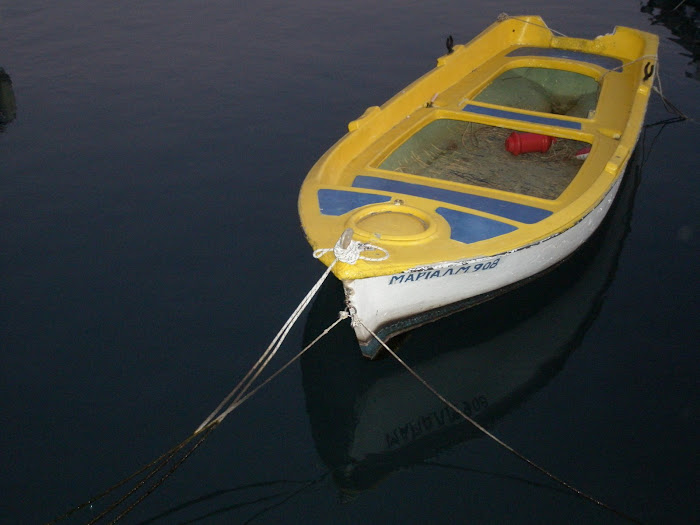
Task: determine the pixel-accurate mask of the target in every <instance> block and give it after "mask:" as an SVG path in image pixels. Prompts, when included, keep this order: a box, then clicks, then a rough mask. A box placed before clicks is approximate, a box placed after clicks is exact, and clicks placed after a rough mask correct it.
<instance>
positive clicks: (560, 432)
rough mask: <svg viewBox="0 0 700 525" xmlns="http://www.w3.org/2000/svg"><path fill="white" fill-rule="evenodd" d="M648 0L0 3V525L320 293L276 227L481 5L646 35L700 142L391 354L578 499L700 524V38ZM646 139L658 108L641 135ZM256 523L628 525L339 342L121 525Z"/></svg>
mask: <svg viewBox="0 0 700 525" xmlns="http://www.w3.org/2000/svg"><path fill="white" fill-rule="evenodd" d="M656 3H657V4H668V6H670V7H673V6H674V5H676V4H678V2H677V1H676V0H673V1H670V2H656ZM646 4H647V2H646V1H645V2H639V1H633V0H628V1H616V2H603V1H601V0H594V1H591V0H587V1H585V2H584V1H581V0H571V1H569V2H559V1H555V0H546V1H533V2H530V3H529V5H523V4H522V3H516V2H510V1H504V2H500V3H499V4H498V5H497V6H494V7H491V6H490V5H488V6H485V5H484V3H481V2H467V3H465V2H442V1H440V2H398V1H389V2H380V3H376V2H366V1H360V2H337V3H330V2H328V3H327V2H313V1H307V2H295V3H285V2H276V1H274V0H272V1H264V0H263V1H262V2H255V3H254V2H230V1H225V2H224V1H220V0H213V1H210V2H195V1H183V2H157V1H156V2H146V3H141V2H129V3H122V2H77V1H74V0H72V1H65V2H35V1H25V2H3V4H2V5H1V6H0V66H1V67H2V68H4V70H5V72H6V74H7V75H9V78H10V79H11V82H12V91H13V93H14V97H15V100H16V117H15V115H14V110H12V108H9V109H8V108H5V110H4V111H5V113H6V115H5V117H4V118H5V120H9V119H12V117H15V118H13V119H12V121H11V122H9V123H6V124H4V125H2V133H0V199H2V200H1V204H0V214H1V219H0V265H1V266H0V268H1V272H2V273H1V276H0V314H1V315H0V352H1V353H0V355H1V356H2V367H0V370H1V372H0V388H1V392H2V401H1V402H0V417H1V418H2V419H1V421H2V432H1V433H0V436H1V437H0V454H1V456H0V457H1V458H2V462H1V463H0V472H1V474H0V483H1V485H0V492H1V493H2V498H1V503H0V521H1V522H2V523H13V524H14V523H17V524H24V523H43V522H47V521H49V520H51V519H53V518H55V517H57V516H58V515H60V514H62V513H63V512H64V511H66V510H68V509H69V508H71V507H72V506H75V505H78V504H80V503H83V502H84V501H86V500H88V499H89V498H91V497H92V496H94V495H96V494H98V493H100V492H102V491H103V490H105V489H106V488H108V487H110V486H111V485H113V484H114V483H116V482H117V481H119V480H121V479H122V478H124V477H125V476H127V475H128V474H131V473H132V472H134V471H135V470H136V469H138V468H139V467H141V466H142V465H144V464H146V463H148V462H150V461H151V460H153V459H155V458H156V457H157V456H159V455H160V454H161V453H163V452H165V451H166V450H167V449H169V448H170V447H171V446H173V445H175V444H176V443H178V442H179V441H181V440H182V439H184V438H185V437H187V436H188V435H189V434H190V433H191V432H192V431H193V430H194V428H196V427H197V426H198V425H199V423H200V422H201V421H202V420H203V419H204V417H205V416H206V415H207V414H209V412H210V411H211V410H212V409H213V408H214V407H215V406H216V405H217V404H218V402H219V401H220V400H221V399H222V398H223V397H224V395H226V393H228V391H229V390H230V389H231V388H232V387H233V386H234V385H235V384H236V383H237V382H238V380H239V379H240V378H241V377H242V375H243V374H244V373H245V371H246V370H247V369H248V368H249V367H250V366H251V365H252V363H253V362H254V361H255V360H256V359H257V357H258V356H259V355H260V353H261V352H262V351H263V350H264V348H265V347H266V346H267V344H268V342H269V341H270V340H271V339H272V337H273V336H274V334H275V333H276V332H277V330H278V328H279V327H280V326H281V325H282V323H283V322H284V321H285V320H286V318H287V316H288V315H289V314H290V313H291V311H292V310H293V309H294V308H295V307H296V305H297V304H298V302H299V301H300V299H301V298H302V297H303V295H304V294H305V293H306V291H307V290H308V289H309V288H310V287H311V285H312V284H313V283H314V282H315V280H316V279H317V278H318V277H319V276H320V275H321V273H322V270H323V267H322V266H321V265H320V264H319V263H318V262H316V261H314V260H313V259H312V257H311V253H310V250H309V248H308V246H307V244H306V242H305V240H304V237H303V234H302V232H301V229H300V227H299V224H298V219H297V214H296V198H297V191H298V188H299V185H300V184H301V182H302V179H303V177H304V175H305V174H306V172H307V171H308V169H309V168H310V167H311V165H312V164H313V162H314V161H315V160H316V159H317V158H318V157H319V156H320V155H321V154H322V153H323V152H324V151H325V150H326V149H327V148H328V147H329V146H330V145H331V144H332V143H333V142H335V141H336V140H337V139H338V138H339V137H340V136H341V135H342V134H343V133H344V132H345V129H346V127H345V126H346V123H347V122H348V121H350V120H352V119H353V118H355V117H357V116H358V115H360V114H361V113H362V112H363V111H364V109H365V108H366V107H367V106H371V105H375V104H381V103H382V102H383V101H385V100H386V99H387V98H389V97H390V96H391V95H392V94H393V93H395V92H396V91H398V90H399V89H400V88H402V87H403V86H405V85H406V84H408V83H409V82H410V81H411V80H413V79H415V78H416V77H418V76H419V75H421V74H422V73H424V72H425V71H427V70H428V69H430V68H431V67H433V65H434V60H435V58H436V57H437V56H439V55H440V54H442V52H443V41H444V38H445V36H446V35H447V34H453V35H454V37H455V40H456V41H457V42H464V41H466V40H468V39H470V38H471V37H473V36H474V35H475V34H477V33H478V32H479V31H481V30H482V29H483V28H484V27H486V25H488V24H489V23H491V22H492V21H493V20H495V18H496V16H497V15H498V14H499V12H502V11H506V12H509V13H511V14H522V13H524V12H526V13H532V14H541V15H542V16H543V17H545V20H546V21H547V22H548V23H549V25H550V27H553V28H555V29H557V30H559V31H561V32H563V33H566V34H571V35H574V36H586V37H592V36H594V35H596V34H601V33H606V32H609V31H610V30H611V29H612V26H613V25H615V24H619V25H629V26H633V27H638V28H641V29H646V30H650V31H653V32H656V33H657V34H659V36H660V37H661V49H660V72H661V80H662V86H663V89H664V93H665V95H666V97H667V98H668V99H669V100H671V101H672V102H673V103H674V104H675V105H676V106H678V107H679V108H680V109H681V110H682V111H684V112H685V113H686V114H688V115H689V116H691V117H692V118H694V119H696V120H695V121H694V122H684V123H680V124H673V125H669V126H666V127H663V128H662V127H661V126H657V127H654V128H650V129H649V130H647V132H646V140H645V141H644V146H645V148H644V151H643V152H642V153H643V155H638V156H637V158H636V162H635V164H634V166H633V167H632V168H631V169H630V170H629V172H628V183H627V186H626V187H625V189H624V192H623V194H622V198H621V199H620V202H619V204H618V206H617V208H616V209H615V212H614V214H613V215H612V216H611V221H609V222H608V223H607V225H606V226H605V228H604V229H603V230H601V232H600V234H599V235H598V236H596V238H595V240H594V242H593V243H591V245H589V246H588V247H587V248H586V250H585V251H583V252H582V253H581V254H579V256H577V257H576V258H574V259H573V260H572V261H571V262H570V263H568V264H567V265H565V266H563V267H561V268H560V269H559V270H558V271H557V272H555V273H553V274H551V275H550V276H548V277H547V278H546V279H545V280H543V281H542V282H539V283H535V284H534V285H531V286H528V287H527V288H525V289H523V290H521V291H519V292H517V293H516V294H513V295H512V296H506V297H504V298H502V299H499V300H498V301H495V302H494V303H492V304H490V305H485V306H484V307H483V308H479V309H475V310H474V311H471V312H467V313H464V314H461V315H459V316H455V317H453V318H450V319H448V320H445V321H443V322H441V323H438V324H435V325H433V326H431V327H428V328H426V329H423V330H419V331H416V332H415V333H414V334H412V335H411V337H410V338H408V339H407V341H406V343H405V347H404V348H405V356H406V359H407V360H408V361H409V362H411V363H412V364H414V365H415V366H416V367H417V368H418V369H419V370H420V371H421V372H422V373H424V374H425V376H426V377H428V378H430V380H431V381H432V382H433V384H434V385H435V387H436V388H437V389H438V390H443V391H444V392H445V394H447V395H449V396H451V398H452V399H453V400H454V401H455V402H457V403H460V404H461V406H465V407H467V409H469V410H470V411H471V412H470V413H472V414H473V415H474V416H475V417H477V418H479V419H480V421H482V422H483V423H484V424H486V425H487V426H488V428H489V429H490V430H491V431H492V432H494V433H495V434H496V435H497V436H499V437H500V438H501V439H503V440H504V441H506V442H508V443H509V444H511V445H512V446H514V447H515V448H517V449H518V450H520V451H521V452H523V453H524V454H525V455H527V456H528V457H530V458H532V459H533V460H534V461H536V462H538V463H539V464H541V465H543V466H544V467H546V468H548V469H550V470H551V471H552V472H554V473H555V474H556V475H558V476H560V477H561V478H563V479H565V480H566V481H568V482H570V483H571V484H573V485H574V486H576V487H578V488H580V489H582V490H584V491H586V492H588V493H590V494H592V495H593V496H595V497H597V498H599V499H601V500H603V501H604V502H606V503H607V504H609V505H611V506H613V507H615V508H617V509H619V510H620V511H622V512H625V513H627V514H631V515H633V516H635V517H637V518H639V519H640V520H642V521H644V522H648V523H689V522H692V521H694V520H697V519H698V514H699V513H698V510H699V509H698V504H697V501H696V499H695V498H696V496H697V482H698V478H697V472H698V467H700V465H699V462H698V446H697V443H698V442H699V437H700V436H699V435H698V423H699V421H698V372H699V370H698V350H697V348H698V339H699V335H700V334H699V333H698V326H699V323H698V299H697V297H698V293H699V292H700V287H699V286H698V277H697V275H698V274H697V271H698V262H699V261H698V253H699V249H698V235H699V232H698V227H699V223H698V211H697V202H698V190H699V189H700V178H699V177H698V168H697V165H698V160H699V157H698V153H697V151H698V150H697V145H698V143H700V133H699V127H698V124H697V119H698V118H699V117H700V104H699V103H698V98H699V97H698V95H699V94H700V91H699V90H698V87H699V86H700V84H699V83H698V82H699V80H700V74H698V71H697V62H696V61H697V56H695V57H693V56H692V52H693V49H695V51H696V52H697V34H698V26H697V23H698V22H697V18H693V17H694V16H695V15H694V14H693V13H694V11H693V10H692V8H691V7H690V4H696V2H691V1H688V2H686V6H684V7H683V9H681V10H680V11H676V12H674V13H672V14H669V13H666V14H665V15H664V14H663V13H662V12H661V11H660V10H658V9H657V10H654V11H651V10H648V9H647V10H645V9H643V8H644V7H645V5H646ZM681 14H682V15H683V16H681ZM662 15H663V16H662ZM693 31H694V34H695V36H694V37H693V34H692V33H693ZM693 38H695V40H693ZM693 46H695V47H693ZM3 78H5V77H3ZM8 85H9V82H8V81H7V80H4V88H5V89H6V88H7V87H8ZM6 92H7V91H4V92H3V93H6ZM6 99H7V97H6V98H5V99H3V100H6ZM667 116H669V115H668V114H667V113H666V112H665V110H664V108H663V105H662V104H661V102H660V99H659V98H658V97H654V98H653V99H652V102H651V105H650V109H649V113H648V117H647V122H649V123H653V122H656V121H658V120H660V119H663V118H666V117H667ZM338 292H339V290H338V288H337V286H334V285H333V283H331V282H329V283H328V286H326V287H325V288H324V290H323V291H322V294H321V296H320V297H319V299H318V301H317V302H316V304H315V305H314V307H313V309H312V311H311V314H310V315H309V316H308V317H307V316H306V315H305V316H304V317H303V318H302V319H301V321H300V323H299V325H298V326H297V327H296V328H295V329H294V331H293V332H292V333H291V335H290V337H289V339H288V341H287V343H286V345H285V346H284V347H283V349H282V351H281V353H282V354H283V356H284V357H290V356H292V355H293V354H294V353H296V352H297V351H298V350H299V349H300V348H301V347H302V343H303V341H305V340H307V339H308V338H309V337H311V335H310V334H314V333H316V331H318V330H320V329H321V328H323V327H325V326H326V325H327V324H328V323H329V322H331V321H332V319H333V316H334V315H335V313H334V312H335V311H336V310H337V309H339V308H340V303H339V299H338ZM277 362H278V363H280V364H281V363H282V358H281V357H280V359H279V360H278V361H277ZM101 508H102V507H101V506H100V505H97V504H96V505H95V506H94V507H93V508H89V509H87V510H85V511H83V512H82V513H78V514H76V515H75V518H76V519H75V520H73V521H71V522H75V523H85V522H88V521H90V519H92V517H94V516H96V515H97V514H98V513H99V511H100V510H101ZM114 516H115V515H114V514H113V515H112V517H114ZM247 520H251V521H250V522H251V523H338V524H349V523H624V521H623V520H621V519H620V518H619V517H617V516H615V515H614V514H612V513H610V512H607V511H605V510H602V509H600V508H598V507H596V506H594V505H593V504H591V503H589V502H586V501H584V500H582V499H580V498H577V497H576V496H574V495H572V494H571V493H568V492H566V491H564V490H562V489H561V488H559V487H557V486H555V485H554V484H553V483H552V482H550V481H549V480H548V479H546V478H545V477H544V476H542V475H541V474H539V473H537V472H535V471H533V470H532V469H531V468H529V467H528V466H527V465H525V464H523V463H522V462H520V461H518V460H517V459H515V458H514V457H513V456H511V455H509V454H508V453H507V452H505V451H504V450H503V449H501V448H499V447H498V446H497V445H495V444H494V443H493V442H491V441H489V440H487V439H484V438H481V437H479V436H478V434H477V433H475V432H474V431H473V430H472V429H470V428H469V427H468V426H467V425H464V424H460V423H459V422H458V421H455V420H454V418H452V417H451V414H450V413H449V412H448V411H445V410H444V408H442V407H441V406H440V404H439V403H437V404H436V403H435V401H434V400H433V399H432V398H430V396H426V395H425V394H424V392H423V390H421V388H419V386H418V385H417V384H416V383H415V381H413V380H411V378H410V377H407V376H406V375H405V374H402V373H401V370H400V369H399V366H398V365H397V364H396V363H395V362H393V360H390V359H385V360H383V361H380V362H376V363H369V362H365V361H364V360H362V359H361V357H360V355H359V351H358V350H357V349H356V348H355V347H354V346H353V343H352V338H351V336H350V333H349V328H348V327H347V326H346V325H343V327H342V328H341V329H340V330H339V331H337V332H335V333H334V334H333V335H332V336H331V338H329V339H328V340H327V341H326V342H325V343H324V344H323V345H321V346H319V347H318V348H316V349H314V350H312V351H311V352H310V353H309V354H308V355H307V356H305V357H304V359H303V360H302V361H301V362H300V363H296V364H294V365H293V366H292V367H291V368H290V369H289V370H288V371H286V372H285V373H284V374H283V375H281V376H280V377H279V378H278V379H277V380H275V381H274V382H273V383H272V384H271V385H269V386H268V387H267V388H265V389H264V390H262V391H261V392H260V393H259V394H258V395H256V396H255V397H253V398H252V399H251V400H250V401H249V402H248V403H247V404H245V405H243V406H242V407H241V408H240V409H239V410H238V411H236V412H234V413H233V414H232V415H231V416H229V418H228V419H227V420H226V421H225V422H224V423H223V425H221V426H220V427H219V428H217V429H216V431H215V432H214V433H213V434H212V435H211V436H210V438H209V439H208V440H207V441H206V442H205V443H204V444H203V445H202V446H201V447H200V448H199V449H198V450H197V451H196V453H195V454H194V455H192V456H191V457H190V458H189V459H188V460H187V462H185V463H184V464H183V466H182V467H181V468H180V469H179V470H178V471H177V472H175V474H174V475H173V476H172V477H171V478H170V479H168V480H167V482H166V483H165V484H163V486H162V487H161V488H160V489H158V490H157V491H156V492H155V493H154V494H153V495H151V496H150V497H149V498H148V499H146V500H145V502H144V503H143V504H142V505H140V506H139V507H137V508H136V510H134V511H133V512H132V513H131V514H129V515H128V517H127V518H125V520H124V522H126V523H143V522H147V523H243V522H247Z"/></svg>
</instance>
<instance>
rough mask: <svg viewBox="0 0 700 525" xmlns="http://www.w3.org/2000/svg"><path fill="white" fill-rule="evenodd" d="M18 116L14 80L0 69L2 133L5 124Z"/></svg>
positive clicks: (0, 129) (0, 125)
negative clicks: (13, 88)
mask: <svg viewBox="0 0 700 525" xmlns="http://www.w3.org/2000/svg"><path fill="white" fill-rule="evenodd" d="M16 116H17V103H16V102H15V94H14V92H13V91H12V79H10V75H8V74H7V73H6V72H5V70H4V69H3V68H2V67H0V132H2V131H3V130H4V128H5V124H9V123H10V122H12V121H13V120H14V119H15V117H16Z"/></svg>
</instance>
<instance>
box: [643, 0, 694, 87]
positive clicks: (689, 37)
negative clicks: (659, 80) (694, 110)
mask: <svg viewBox="0 0 700 525" xmlns="http://www.w3.org/2000/svg"><path fill="white" fill-rule="evenodd" d="M699 7H700V1H698V0H685V1H681V0H648V1H647V2H645V3H643V4H642V7H641V11H642V13H648V14H650V15H651V17H650V18H651V21H652V24H653V25H659V24H660V25H663V26H664V27H666V28H667V29H669V30H670V31H671V33H673V38H671V40H672V41H673V42H676V43H677V44H678V45H680V46H682V47H683V48H684V49H686V50H687V51H688V54H685V53H683V56H688V57H690V59H691V60H690V62H689V64H688V65H689V69H688V70H687V71H686V73H685V75H686V76H687V77H689V78H694V79H695V80H700V67H699V63H700V27H699V26H698V22H697V20H698V8H699Z"/></svg>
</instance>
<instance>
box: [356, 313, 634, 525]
mask: <svg viewBox="0 0 700 525" xmlns="http://www.w3.org/2000/svg"><path fill="white" fill-rule="evenodd" d="M352 322H353V323H355V324H358V325H360V326H362V327H363V328H364V329H365V330H367V331H368V332H369V333H370V334H371V335H372V337H374V338H375V339H376V340H377V341H378V342H379V343H380V344H381V345H382V347H383V348H384V349H385V350H386V351H387V352H389V354H390V355H391V356H392V357H393V358H394V359H396V361H398V362H399V364H401V366H403V367H404V368H405V369H406V371H407V372H408V373H409V374H411V375H412V376H413V377H415V378H416V379H417V380H418V381H419V382H420V383H421V384H422V385H423V386H424V387H425V388H427V389H428V390H429V391H430V392H432V393H433V394H434V395H435V396H436V397H437V398H438V399H439V400H440V401H442V402H443V403H445V405H447V406H448V407H449V408H451V409H452V410H454V411H455V412H456V413H457V414H459V416H461V417H462V418H463V419H464V420H465V421H467V422H469V423H470V424H471V425H473V426H474V427H475V428H477V429H478V430H479V431H480V432H482V433H483V434H484V435H485V436H486V437H488V438H489V439H491V440H492V441H494V442H495V443H496V444H498V445H499V446H501V447H502V448H504V449H505V450H507V451H508V452H510V453H511V454H513V455H514V456H515V457H517V458H518V459H520V460H522V461H524V462H525V463H527V464H528V465H530V466H531V467H532V468H534V469H535V470H537V471H539V472H541V473H542V474H544V475H545V476H547V477H548V478H550V479H551V480H553V481H555V482H556V483H558V484H559V485H561V486H563V487H564V488H566V489H567V490H569V491H571V492H573V493H574V494H576V495H578V496H580V497H581V498H584V499H586V500H588V501H590V502H592V503H594V504H596V505H598V506H599V507H601V508H604V509H605V510H608V511H610V512H612V513H614V514H616V515H617V516H619V517H621V518H624V519H626V520H628V521H630V522H632V523H640V524H641V523H642V522H641V521H639V520H638V519H636V518H634V517H632V516H630V515H628V514H625V513H624V512H622V511H619V510H617V509H616V508H614V507H611V506H610V505H608V504H606V503H603V502H602V501H600V500H599V499H596V498H594V497H593V496H591V495H589V494H587V493H585V492H583V491H582V490H580V489H577V488H576V487H574V486H573V485H572V484H571V483H568V482H566V481H564V480H563V479H561V478H560V477H558V476H556V475H555V474H553V473H552V472H550V471H549V470H547V469H545V468H544V467H541V466H540V465H538V464H537V463H535V462H534V461H533V460H531V459H530V458H528V457H527V456H525V455H524V454H522V453H521V452H518V451H517V450H516V449H515V448H513V447H511V446H510V445H509V444H508V443H506V442H505V441H503V440H501V439H499V438H498V437H497V436H495V435H494V434H493V433H491V432H489V431H488V430H487V429H486V428H485V427H484V426H483V425H481V424H479V423H478V422H477V421H475V420H474V419H473V418H471V417H469V416H468V415H467V414H465V413H464V412H463V411H462V410H460V409H459V408H458V407H457V406H456V405H455V404H454V403H452V402H451V401H450V400H449V399H447V398H446V397H445V396H443V395H442V394H441V393H440V392H438V391H437V390H436V389H435V388H434V387H433V386H432V385H431V384H430V383H428V382H427V381H426V380H425V379H423V378H422V377H421V376H420V375H419V374H418V373H417V372H416V371H415V370H413V368H411V367H410V366H409V365H408V364H407V363H406V362H405V361H404V360H403V359H401V358H400V357H399V356H398V354H397V353H396V352H394V351H393V350H392V349H391V348H389V346H388V345H387V344H386V343H385V342H384V341H383V340H382V339H380V338H379V336H378V335H377V334H375V333H374V332H373V331H372V330H371V329H370V328H368V327H367V326H366V325H365V324H364V323H363V322H362V320H361V319H359V318H358V317H357V315H355V314H353V315H352Z"/></svg>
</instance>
